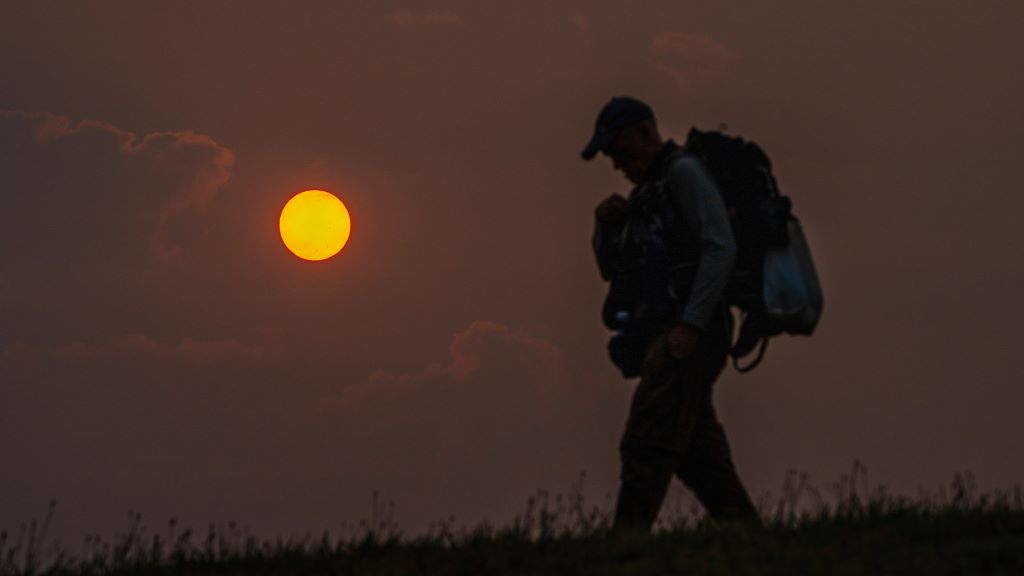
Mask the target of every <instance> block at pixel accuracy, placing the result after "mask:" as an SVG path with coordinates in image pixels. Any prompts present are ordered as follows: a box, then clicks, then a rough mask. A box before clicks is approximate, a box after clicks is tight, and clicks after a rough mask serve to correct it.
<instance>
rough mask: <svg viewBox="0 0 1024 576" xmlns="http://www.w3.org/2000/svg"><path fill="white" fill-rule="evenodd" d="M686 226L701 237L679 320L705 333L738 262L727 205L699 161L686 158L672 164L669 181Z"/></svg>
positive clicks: (689, 157) (681, 304)
mask: <svg viewBox="0 0 1024 576" xmlns="http://www.w3.org/2000/svg"><path fill="white" fill-rule="evenodd" d="M666 186H667V187H668V193H669V194H671V195H672V198H673V201H674V202H675V203H676V207H677V208H678V209H679V212H680V213H681V215H682V217H683V218H684V220H685V221H686V225H687V227H688V228H689V229H690V230H694V231H697V232H698V233H699V237H700V259H699V263H698V267H697V274H696V277H695V278H694V281H693V285H692V286H691V288H690V294H689V297H688V298H687V300H686V302H680V312H679V316H678V317H677V320H679V321H680V322H682V323H684V324H687V325H689V326H692V327H694V328H696V329H698V330H701V331H703V330H705V329H706V328H707V325H708V322H709V321H710V320H711V316H712V315H713V314H714V311H715V307H716V306H717V305H718V303H719V299H720V298H721V296H722V292H723V291H724V290H725V286H726V284H728V283H729V277H730V275H731V274H732V269H733V264H734V263H735V261H736V241H735V240H734V238H733V233H732V226H731V225H730V224H729V215H728V213H727V212H726V209H725V203H724V202H723V201H722V197H721V195H720V194H719V193H718V189H717V187H716V186H715V183H714V181H713V180H712V179H711V176H710V175H709V174H708V173H707V171H706V170H705V169H704V166H703V165H702V164H701V163H700V160H698V159H697V158H695V157H693V156H684V157H682V158H681V159H679V160H677V161H676V162H674V163H673V164H672V166H671V167H670V169H669V172H668V178H667V180H666Z"/></svg>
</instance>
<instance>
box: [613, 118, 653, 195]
mask: <svg viewBox="0 0 1024 576" xmlns="http://www.w3.org/2000/svg"><path fill="white" fill-rule="evenodd" d="M604 155H605V156H608V157H609V158H611V159H612V167H613V168H615V169H616V170H621V171H622V174H623V175H624V176H625V177H626V179H627V180H629V181H630V182H632V183H633V184H640V182H641V180H642V179H643V175H644V172H645V171H646V170H647V164H648V162H649V159H648V158H647V157H646V154H645V153H644V147H643V145H642V143H641V142H640V138H638V137H637V134H636V131H635V130H632V129H630V128H626V129H624V130H621V131H619V133H618V134H617V135H616V136H615V139H614V140H612V143H611V144H610V145H608V147H607V148H606V149H605V150H604Z"/></svg>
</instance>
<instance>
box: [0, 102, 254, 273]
mask: <svg viewBox="0 0 1024 576" xmlns="http://www.w3.org/2000/svg"><path fill="white" fill-rule="evenodd" d="M0 123H2V130H0V135H2V137H3V144H4V145H5V146H7V147H9V149H11V150H16V151H18V152H20V153H22V154H30V152H29V151H28V150H27V148H28V146H29V144H30V143H34V144H35V145H37V146H39V147H43V148H49V149H51V151H52V152H54V153H55V154H57V159H60V160H63V159H65V158H66V156H64V155H63V154H62V152H64V151H73V152H76V153H79V157H78V158H75V159H73V160H77V162H74V161H72V162H66V163H65V162H59V163H56V166H54V168H56V169H59V170H63V171H68V172H69V173H70V174H71V175H75V174H74V171H73V169H74V168H75V167H76V166H83V167H84V166H87V167H88V168H89V169H91V170H92V171H94V175H108V174H109V175H111V176H112V177H111V178H110V181H111V182H99V183H98V184H100V185H104V184H107V187H108V189H109V190H108V194H107V195H109V192H110V191H114V192H124V193H127V194H138V193H139V192H138V190H137V189H131V188H129V189H127V190H124V189H118V187H116V186H110V184H112V183H113V182H112V181H115V180H117V179H118V178H117V176H118V175H119V174H122V175H123V174H125V173H126V172H132V173H134V172H135V170H132V168H135V169H138V168H140V167H141V168H143V169H144V171H145V169H148V172H149V174H147V176H149V178H146V179H145V180H141V181H137V182H135V183H134V187H133V188H138V187H140V186H144V187H154V188H156V189H157V190H148V191H147V192H148V194H144V195H145V196H147V197H149V198H150V199H152V200H153V201H154V202H153V203H152V204H151V205H149V206H145V207H144V209H147V210H148V211H149V212H150V214H148V216H151V217H152V218H153V219H154V220H155V224H154V225H153V226H152V228H151V230H150V232H149V234H147V235H146V237H149V238H150V247H151V249H152V255H153V256H155V257H156V258H157V259H158V260H159V261H162V262H167V261H170V260H173V259H176V258H178V257H180V255H181V248H180V246H179V245H178V239H176V238H174V237H173V236H172V234H171V232H170V230H171V228H172V226H173V225H174V224H175V223H174V222H173V221H174V220H175V219H176V218H179V217H181V216H182V215H183V213H186V212H188V211H190V210H194V211H195V212H196V213H197V214H202V213H203V212H204V211H205V209H206V208H207V207H208V206H209V205H210V203H211V202H212V201H213V200H214V199H215V198H216V196H217V192H218V191H219V190H220V189H221V188H222V187H223V186H224V185H225V184H227V182H228V181H229V180H230V179H231V174H232V171H233V169H234V164H235V154H234V152H232V151H231V150H230V149H228V148H227V147H225V146H222V145H221V144H218V143H217V142H216V141H215V140H213V139H212V138H211V137H210V136H207V135H205V134H200V133H197V132H194V131H191V130H180V131H158V132H151V133H148V134H145V135H142V136H139V135H137V134H135V133H133V132H129V131H127V130H123V129H121V128H118V127H117V126H114V125H113V124H110V123H107V122H102V121H99V120H89V119H86V120H80V121H78V122H73V121H72V120H71V119H70V118H68V117H66V116H61V115H56V114H52V113H49V112H26V111H22V110H0ZM118 158H120V160H119V159H118ZM125 163H134V164H141V165H142V166H133V167H127V166H125ZM13 176H15V177H17V176H18V174H17V173H15V174H14V175H13ZM26 176H28V175H26ZM32 176H34V177H35V179H36V180H38V175H32ZM26 180H28V179H26ZM81 180H85V181H89V180H95V178H81V179H80V181H81ZM24 184H27V185H28V186H29V187H31V186H32V184H33V182H32V181H31V180H28V181H26V182H24ZM49 192H50V193H51V196H53V195H60V194H62V193H64V194H68V193H74V194H76V196H78V198H77V200H79V201H82V200H83V199H87V198H88V197H89V193H90V192H95V190H88V189H78V190H75V189H74V188H72V189H71V190H53V189H51V190H49ZM54 193H56V194H54ZM100 195H101V196H102V195H103V194H100ZM48 200H54V198H52V197H51V198H48ZM127 204H129V205H131V204H132V202H127ZM136 204H137V203H136ZM118 215H120V216H124V215H123V214H118ZM100 216H102V214H100ZM131 216H135V215H131ZM98 224H100V225H102V224H103V223H102V222H100V223H98Z"/></svg>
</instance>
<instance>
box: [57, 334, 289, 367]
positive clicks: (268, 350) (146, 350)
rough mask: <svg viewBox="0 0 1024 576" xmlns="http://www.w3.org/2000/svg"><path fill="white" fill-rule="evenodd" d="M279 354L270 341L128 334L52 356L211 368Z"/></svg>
mask: <svg viewBox="0 0 1024 576" xmlns="http://www.w3.org/2000/svg"><path fill="white" fill-rule="evenodd" d="M279 353H280V350H279V349H278V348H277V347H275V346H273V345H272V344H270V343H269V342H263V343H259V344H244V343H242V342H239V341H237V340H233V339H227V340H202V339H194V338H183V339H181V340H180V341H178V342H177V343H171V342H167V341H161V340H157V339H154V338H152V337H151V336H148V335H146V334H127V335H125V336H122V337H120V338H114V339H110V340H107V341H105V342H102V343H89V342H77V341H76V342H71V343H69V344H63V345H61V346H58V347H57V348H56V349H54V351H53V357H54V358H56V359H60V360H70V361H76V362H91V361H95V360H123V359H128V358H130V359H132V360H133V361H143V362H150V361H160V362H171V363H174V364H188V365H193V366H209V365H212V364H219V363H222V362H245V363H260V362H263V361H266V360H268V359H272V358H276V357H278V356H279Z"/></svg>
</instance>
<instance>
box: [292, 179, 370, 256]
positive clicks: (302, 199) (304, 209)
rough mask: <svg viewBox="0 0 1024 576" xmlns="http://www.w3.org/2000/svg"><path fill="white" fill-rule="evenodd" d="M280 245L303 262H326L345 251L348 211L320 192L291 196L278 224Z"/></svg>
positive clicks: (332, 197) (349, 221)
mask: <svg viewBox="0 0 1024 576" xmlns="http://www.w3.org/2000/svg"><path fill="white" fill-rule="evenodd" d="M278 225H279V227H280V229H281V240H283V241H284V245H285V246H286V247H287V248H288V250H291V252H292V254H295V255H296V256H298V257H299V258H302V259H303V260H326V259H327V258H330V257H331V256H334V255H335V254H337V253H338V252H340V251H341V249H342V248H344V247H345V243H346V242H348V237H349V234H350V233H351V231H352V220H351V219H350V218H349V214H348V208H345V204H343V203H342V202H341V200H340V199H338V197H337V196H335V195H334V194H331V193H330V192H325V191H324V190H306V191H305V192H299V193H298V194H296V195H295V196H292V198H291V200H288V203H287V204H285V205H284V208H283V209H282V210H281V218H280V220H279V221H278Z"/></svg>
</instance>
